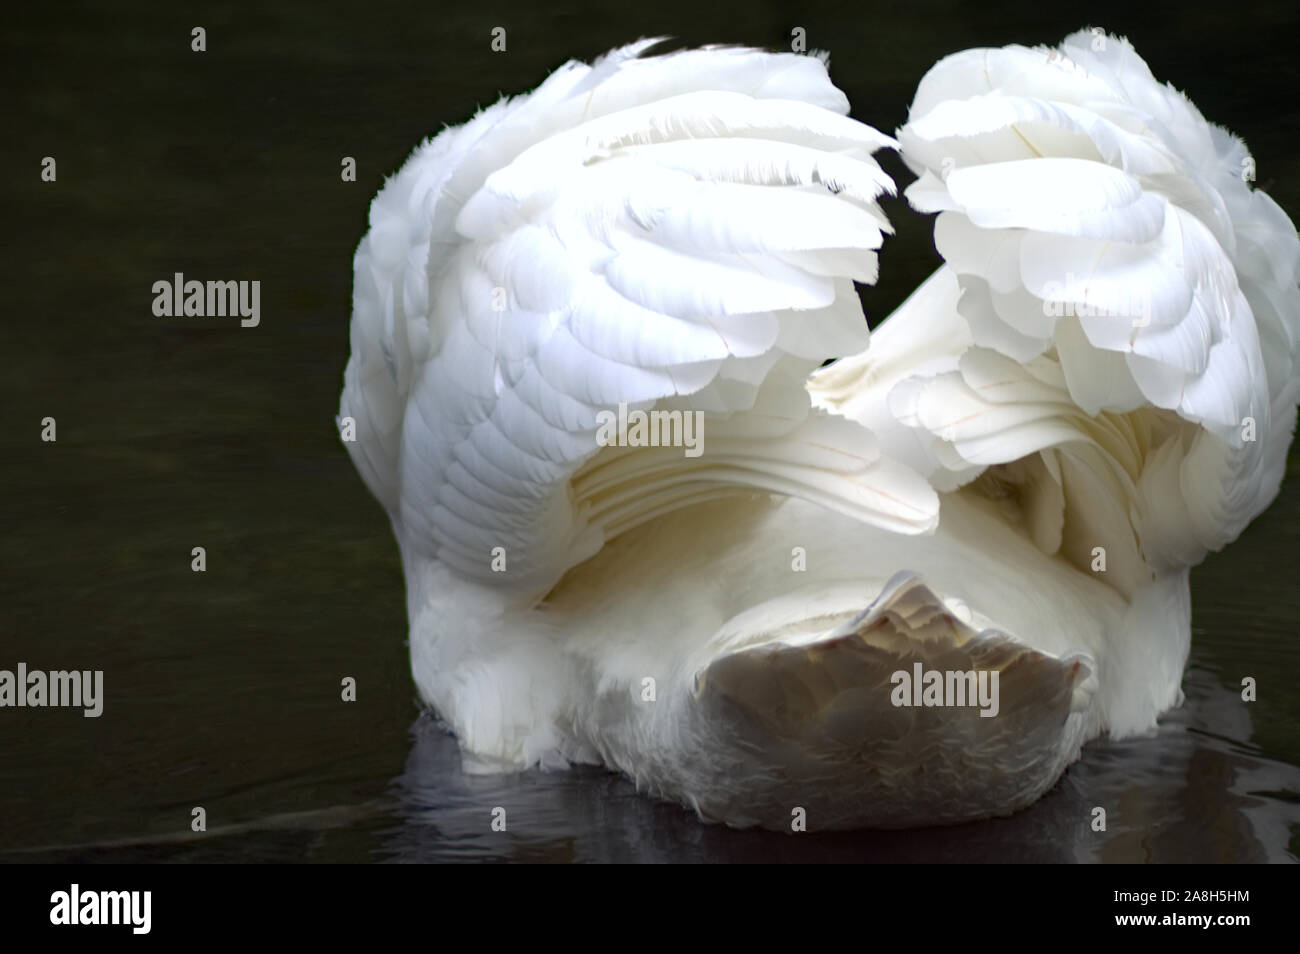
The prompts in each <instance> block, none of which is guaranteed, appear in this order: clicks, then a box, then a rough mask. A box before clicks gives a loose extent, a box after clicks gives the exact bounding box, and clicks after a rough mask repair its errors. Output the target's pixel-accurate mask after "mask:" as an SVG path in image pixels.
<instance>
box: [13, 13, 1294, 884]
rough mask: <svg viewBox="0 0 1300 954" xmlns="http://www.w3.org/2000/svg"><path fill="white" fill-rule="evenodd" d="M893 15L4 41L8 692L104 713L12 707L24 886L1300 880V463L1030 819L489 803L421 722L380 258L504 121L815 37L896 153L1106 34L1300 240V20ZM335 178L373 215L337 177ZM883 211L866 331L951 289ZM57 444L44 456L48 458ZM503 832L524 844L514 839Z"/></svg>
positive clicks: (570, 791) (249, 17) (1200, 574)
mask: <svg viewBox="0 0 1300 954" xmlns="http://www.w3.org/2000/svg"><path fill="white" fill-rule="evenodd" d="M873 6H874V5H868V4H865V3H862V4H852V5H845V6H830V5H827V6H816V5H813V6H808V5H800V6H798V7H796V8H791V9H792V10H797V11H798V12H789V11H787V10H786V8H784V7H782V6H781V5H779V4H771V3H746V4H743V5H736V6H729V5H727V4H709V5H704V4H695V3H685V2H680V0H667V2H658V3H655V4H653V5H652V7H653V9H649V10H632V9H628V8H625V7H623V6H620V7H616V8H614V9H603V8H601V7H598V6H596V5H591V6H585V5H577V4H561V5H560V6H558V7H548V8H546V12H541V7H540V6H535V5H532V4H528V5H524V4H519V5H517V6H503V5H495V6H492V7H490V8H489V7H487V6H474V5H464V6H458V7H455V8H451V7H447V6H438V5H433V4H421V5H411V6H409V7H408V8H406V9H405V10H403V11H401V12H400V13H397V12H393V13H392V14H384V15H380V14H379V13H378V12H376V11H372V9H371V8H370V7H368V6H366V5H358V4H346V5H342V4H341V5H334V6H329V5H322V4H315V3H305V2H291V3H277V4H274V5H267V6H266V8H264V9H257V10H253V11H248V12H244V13H237V12H235V11H233V10H231V9H229V8H227V7H215V6H214V7H212V8H210V9H204V8H203V7H202V6H200V7H198V8H194V9H188V10H186V11H184V12H181V11H177V10H173V9H172V8H171V7H170V6H167V5H163V4H159V5H158V6H157V8H150V7H147V6H143V5H140V6H134V7H133V6H131V5H113V6H112V7H109V6H108V5H101V4H89V3H83V4H75V3H73V4H64V5H61V6H60V7H59V8H58V9H57V10H56V9H52V8H47V7H44V6H42V7H33V8H31V9H27V10H24V13H23V17H22V18H21V19H9V20H8V21H7V22H6V24H5V25H4V27H3V28H0V62H3V63H4V69H5V71H6V74H7V76H6V84H5V90H6V96H5V101H4V102H5V105H4V109H5V118H6V120H7V122H6V129H7V131H8V137H7V138H8V143H7V148H6V149H4V150H3V154H2V156H0V162H3V173H4V174H3V176H0V196H2V197H3V202H4V208H5V210H6V222H7V225H8V230H9V234H10V236H11V241H10V242H9V243H8V248H7V250H6V254H5V255H4V257H3V261H4V268H5V273H6V275H7V278H8V280H7V281H6V282H5V285H4V287H5V293H6V295H5V298H6V302H7V304H8V308H7V314H6V320H5V321H4V323H3V329H4V330H3V333H2V334H3V339H2V340H3V342H4V345H5V347H4V354H5V357H6V360H5V362H4V365H3V370H2V371H0V381H3V384H4V388H3V395H4V401H3V405H2V406H0V415H2V419H3V427H2V428H0V462H2V467H0V481H3V483H2V484H0V501H3V503H2V504H0V520H2V521H3V522H2V523H0V668H10V669H12V668H14V666H15V665H16V664H17V663H18V662H20V661H23V662H27V663H28V664H29V665H30V666H32V667H34V668H43V669H63V668H78V669H102V670H104V671H105V684H106V693H107V702H106V705H105V711H104V715H103V716H102V717H101V718H99V719H84V718H82V716H81V714H80V712H78V711H76V710H66V709H64V710H58V709H23V710H15V709H6V710H3V711H0V858H3V859H5V860H16V861H51V860H87V861H97V860H119V861H120V860H149V861H157V860H181V861H218V860H220V861H235V860H240V861H258V860H266V861H293V860H308V861H364V860H454V859H491V858H513V859H528V860H547V861H590V860H617V861H624V860H772V859H788V860H797V859H798V860H832V859H864V860H962V861H965V860H1025V861H1058V860H1082V861H1265V860H1268V861H1294V860H1295V859H1296V857H1297V855H1298V854H1300V733H1298V731H1297V730H1298V729H1300V692H1298V691H1297V689H1296V685H1297V682H1298V681H1300V645H1297V642H1296V639H1295V636H1296V629H1297V623H1298V622H1300V597H1298V596H1297V592H1296V587H1295V585H1294V582H1293V581H1294V561H1295V558H1296V554H1297V542H1298V541H1297V536H1298V534H1300V474H1297V473H1296V471H1297V470H1300V467H1298V466H1297V463H1298V461H1300V458H1297V457H1296V455H1294V454H1293V456H1292V467H1291V470H1292V474H1291V479H1290V482H1289V483H1288V485H1287V486H1286V487H1285V488H1284V490H1283V494H1282V496H1281V498H1279V500H1278V501H1277V503H1276V504H1275V505H1274V506H1273V508H1272V509H1271V510H1270V511H1269V512H1268V513H1267V514H1266V515H1265V516H1264V517H1262V518H1261V519H1260V520H1259V521H1257V522H1256V524H1255V525H1254V526H1253V527H1251V528H1250V530H1248V531H1247V533H1246V534H1245V535H1244V536H1243V537H1242V539H1241V540H1240V541H1238V542H1237V544H1235V545H1234V546H1232V547H1230V548H1229V549H1228V550H1227V551H1225V552H1224V553H1222V554H1219V555H1216V556H1214V557H1212V558H1211V559H1210V560H1209V561H1207V562H1206V564H1205V565H1204V566H1203V567H1201V568H1200V569H1199V570H1198V571H1197V572H1196V574H1195V575H1194V582H1193V594H1194V595H1193V598H1194V607H1195V621H1194V625H1195V629H1196V633H1195V638H1194V642H1193V655H1192V663H1191V666H1190V668H1189V672H1188V674H1187V677H1186V680H1185V684H1184V688H1185V690H1186V693H1187V702H1186V704H1185V705H1184V706H1183V707H1182V708H1181V709H1179V710H1177V711H1175V712H1173V713H1171V714H1170V715H1169V716H1168V717H1167V718H1166V719H1165V720H1164V722H1163V724H1162V727H1161V729H1160V732H1159V734H1158V735H1157V736H1156V737H1153V738H1150V739H1142V740H1134V741H1128V742H1125V743H1122V744H1095V745H1091V746H1089V747H1088V748H1087V749H1086V750H1085V754H1084V758H1083V760H1082V761H1081V762H1080V763H1078V764H1076V765H1075V766H1074V767H1072V768H1071V769H1070V771H1069V772H1068V773H1067V775H1066V776H1065V778H1064V779H1063V780H1062V782H1061V783H1060V784H1059V785H1058V786H1057V787H1056V788H1055V789H1054V790H1053V791H1052V792H1051V793H1050V794H1049V795H1048V796H1047V797H1046V798H1044V799H1043V800H1042V801H1041V802H1040V803H1039V804H1037V805H1036V806H1034V807H1033V808H1032V809H1030V810H1028V811H1025V812H1023V813H1021V814H1019V815H1017V816H1015V817H1012V818H1009V819H1000V820H996V821H990V822H986V823H981V824H974V825H966V826H962V827H959V828H951V829H942V830H931V831H916V832H902V833H899V832H894V833H861V834H854V835H834V836H830V835H817V834H807V835H799V836H783V835H773V834H765V833H754V832H735V831H730V830H728V829H726V828H722V827H717V826H705V825H701V824H699V823H698V822H697V821H695V819H694V818H693V816H691V815H689V814H688V813H686V812H685V811H683V810H682V809H680V808H678V807H676V806H672V805H663V804H657V803H653V802H650V801H648V800H645V799H643V798H641V797H639V796H637V795H636V794H635V792H634V791H633V788H632V786H631V785H630V784H628V783H626V782H624V781H622V780H620V779H619V778H617V777H614V776H611V775H608V774H606V773H603V772H598V771H593V770H584V771H576V772H570V773H559V774H541V773H532V774H525V775H520V776H508V777H492V778H483V777H472V776H467V775H465V774H463V773H462V772H461V771H460V768H459V757H458V754H457V750H456V746H455V743H454V741H453V740H452V739H451V738H449V737H448V736H446V735H445V734H443V733H442V732H441V731H440V730H439V729H438V728H437V726H436V725H435V724H434V722H433V721H432V719H430V718H429V717H428V716H423V715H421V714H420V712H419V710H418V707H417V706H416V703H415V694H414V690H413V688H412V686H411V684H410V680H409V675H408V670H407V659H406V647H405V645H404V639H405V612H404V603H403V597H402V580H401V574H400V567H399V564H398V560H397V554H396V550H395V547H394V546H393V544H392V542H391V540H390V537H389V532H388V528H387V526H386V522H385V519H384V517H383V515H382V513H381V511H380V509H379V507H378V506H377V505H376V504H375V503H374V502H373V501H372V500H371V499H370V498H369V496H368V495H367V493H366V491H365V490H364V488H363V487H362V484H361V482H360V480H359V479H358V478H357V476H356V475H355V473H354V472H353V470H352V467H351V464H350V462H349V461H348V459H347V456H346V454H345V453H344V452H343V451H342V449H341V448H340V447H339V445H338V442H337V439H336V432H335V429H334V423H333V414H334V412H335V409H336V407H337V399H338V391H339V388H340V387H341V384H342V380H341V374H342V368H343V365H344V363H345V361H346V358H347V353H348V339H347V318H348V313H349V302H350V282H351V256H352V251H353V249H354V247H355V243H356V241H357V240H358V238H359V237H360V236H361V234H362V232H363V231H364V229H365V222H366V209H367V207H368V205H369V201H370V198H371V196H372V195H373V193H374V191H375V190H376V189H377V188H378V186H379V185H380V183H381V182H382V180H383V177H384V175H385V174H387V173H389V172H391V171H393V170H395V169H396V168H397V166H398V165H399V164H400V162H401V161H402V159H403V158H404V157H405V155H406V153H407V152H408V151H409V150H410V149H411V147H413V146H414V145H415V144H416V143H417V141H418V140H419V139H420V138H421V137H423V136H425V135H427V134H430V133H432V132H435V131H436V130H437V129H438V128H440V127H441V125H442V124H443V123H454V122H459V121H461V120H463V119H465V118H467V117H468V115H469V114H470V113H471V112H472V111H473V109H474V108H475V107H476V106H477V105H478V104H485V103H487V102H489V101H491V100H492V99H494V98H495V95H496V93H497V91H498V90H504V91H512V92H513V91H522V90H526V89H529V88H531V87H533V86H534V85H536V83H537V82H538V81H540V80H541V79H542V78H543V77H544V76H545V75H546V73H547V72H548V71H549V70H550V69H552V68H554V67H555V66H556V65H558V64H559V63H560V62H561V61H562V60H563V59H565V58H566V57H568V56H579V57H584V58H586V57H590V56H592V55H595V54H598V53H600V52H603V51H604V50H605V49H607V48H608V47H610V46H613V45H615V44H617V43H619V42H623V41H626V40H629V39H632V38H635V37H637V36H641V35H649V34H658V33H671V34H674V35H677V36H680V37H683V38H684V39H686V40H688V41H691V42H706V41H714V42H716V41H734V42H748V43H758V44H767V45H781V44H783V43H785V42H786V38H787V37H788V36H789V31H790V29H791V28H792V27H793V26H803V27H805V29H806V30H807V31H808V36H809V42H810V44H811V45H813V46H824V47H829V48H830V50H831V52H832V75H833V76H834V78H835V79H836V81H837V82H838V83H839V84H840V85H841V86H842V87H843V88H844V89H845V90H846V92H847V93H848V94H849V97H850V100H851V101H852V102H853V103H854V108H855V115H857V116H858V117H859V118H862V119H864V120H866V121H868V122H871V123H873V124H874V125H877V126H878V127H880V128H882V129H893V128H895V127H896V126H897V125H898V124H900V123H901V122H902V121H903V120H904V119H905V111H906V106H907V103H908V102H910V99H911V95H912V92H913V90H914V88H915V85H916V82H917V80H918V79H919V78H920V77H921V75H922V74H923V73H924V71H925V69H926V68H928V66H929V65H930V64H931V63H932V62H933V61H934V60H935V59H937V58H938V57H940V56H942V55H944V54H946V53H949V52H954V51H956V50H959V49H962V48H965V47H968V46H973V45H1000V44H1004V43H1008V42H1029V43H1036V42H1049V41H1050V42H1055V41H1057V40H1059V39H1060V38H1061V37H1062V36H1064V35H1065V34H1066V33H1067V32H1069V31H1071V30H1073V29H1075V28H1077V27H1081V26H1084V25H1086V24H1091V23H1097V24H1101V25H1103V26H1106V27H1107V28H1109V29H1111V30H1114V31H1116V32H1120V33H1127V34H1128V35H1129V36H1130V37H1131V38H1132V39H1133V40H1134V42H1135V44H1136V45H1137V47H1138V50H1139V52H1141V53H1142V54H1143V55H1144V56H1145V57H1146V58H1147V60H1148V61H1149V62H1150V63H1151V64H1152V66H1153V68H1154V70H1155V71H1156V74H1157V75H1158V76H1160V77H1162V78H1164V79H1168V80H1170V81H1172V82H1173V83H1174V84H1175V85H1177V86H1179V87H1180V88H1182V89H1185V90H1187V91H1188V92H1189V94H1190V95H1191V96H1192V97H1193V99H1194V100H1195V101H1196V102H1197V103H1198V105H1199V106H1200V107H1201V108H1202V110H1203V111H1204V112H1205V113H1206V115H1207V116H1209V117H1210V118H1212V119H1218V120H1220V121H1223V122H1225V123H1226V124H1228V125H1229V126H1230V127H1231V128H1232V129H1233V130H1234V131H1236V132H1237V133H1239V134H1240V135H1242V136H1243V137H1244V138H1245V139H1246V141H1247V143H1248V144H1249V145H1250V147H1251V149H1252V151H1253V153H1254V156H1255V158H1256V161H1257V164H1258V183H1257V184H1258V185H1259V186H1261V187H1263V188H1265V189H1268V190H1269V191H1270V192H1271V193H1272V194H1273V196H1274V197H1275V198H1276V199H1277V200H1278V201H1279V202H1280V203H1281V205H1282V206H1283V207H1284V208H1286V209H1287V210H1288V211H1289V212H1290V213H1291V214H1292V215H1293V216H1296V215H1300V154H1297V151H1296V142H1297V136H1298V135H1300V121H1298V120H1300V115H1298V112H1300V107H1298V106H1297V104H1298V103H1300V97H1297V95H1296V93H1297V92H1298V91H1300V83H1298V82H1297V66H1296V62H1295V58H1294V50H1295V48H1296V40H1297V39H1298V38H1300V37H1298V31H1297V29H1296V26H1297V21H1296V12H1295V10H1294V9H1293V6H1294V5H1293V4H1274V5H1263V6H1258V7H1251V6H1250V5H1244V4H1232V5H1230V6H1229V5H1223V6H1219V7H1209V6H1207V7H1206V8H1205V9H1204V10H1197V9H1194V8H1187V7H1180V8H1179V9H1178V12H1177V13H1162V12H1159V11H1154V10H1145V9H1142V10H1139V9H1136V7H1137V5H1134V9H1131V10H1116V11H1114V12H1112V13H1109V14H1106V13H1105V11H1104V8H1099V7H1098V6H1097V5H1096V4H1089V5H1086V6H1079V7H1078V8H1077V9H1075V10H1073V11H1070V10H1068V9H1066V8H1064V7H1062V6H1060V5H1053V7H1052V8H1051V9H1050V10H1049V9H1048V8H1047V7H1046V5H1042V7H1041V8H1040V9H1031V10H1029V11H1027V12H1026V11H1024V10H1020V11H1019V12H1014V13H1013V12H1011V11H1013V10H1015V9H1016V7H1018V6H1020V5H1019V4H1017V5H1015V6H1012V5H1006V6H1005V7H1004V6H1003V5H1001V4H991V5H990V4H978V5H974V4H958V3H952V4H938V5H926V4H909V5H907V6H906V9H899V8H897V7H892V8H890V9H889V10H888V12H885V11H882V10H878V9H873ZM1063 11H1064V12H1063ZM196 25H202V26H204V27H205V28H206V29H207V31H208V52H206V53H203V54H197V53H193V52H191V51H190V48H189V37H190V29H191V28H192V27H193V26H196ZM496 25H504V26H505V27H506V28H507V30H508V38H509V39H508V52H507V53H505V54H492V53H491V52H490V51H489V47H488V34H489V31H490V30H491V28H492V27H493V26H496ZM44 156H54V157H55V158H56V160H57V162H58V167H57V168H58V180H57V182H55V183H42V182H41V181H40V180H39V169H40V161H41V158H42V157H44ZM343 156H353V157H355V158H356V160H357V165H358V172H359V175H358V178H359V181H358V182H356V183H343V182H341V181H340V177H339V168H340V160H341V158H342V157H343ZM889 168H890V171H891V172H893V173H894V174H895V175H896V177H897V178H899V179H900V181H902V182H906V181H907V175H906V173H905V172H904V171H903V169H902V167H901V165H900V164H898V163H896V162H894V163H891V164H890V166H889ZM888 211H889V213H890V214H891V217H892V218H893V220H894V222H895V224H896V225H897V226H898V231H899V234H898V237H897V238H896V239H894V240H893V242H892V243H891V244H889V245H887V246H886V248H885V251H884V253H883V256H882V281H881V283H880V285H879V287H877V288H875V289H872V290H870V291H868V292H867V293H866V298H865V301H866V303H867V307H868V313H869V314H870V315H872V317H873V318H876V317H880V316H883V315H884V314H887V313H888V311H889V309H890V308H892V307H893V306H894V305H895V304H897V303H898V302H899V301H901V300H902V298H903V297H904V296H905V295H906V293H907V291H908V290H910V289H911V288H912V287H914V286H915V284H917V283H918V282H919V281H920V280H921V279H922V278H923V277H924V276H925V275H926V274H928V272H929V270H930V269H931V268H932V267H933V265H934V261H935V259H934V254H933V251H932V248H931V245H930V232H929V229H930V224H929V222H928V221H927V220H925V219H922V218H920V217H915V216H910V215H908V214H907V213H906V212H905V211H904V209H903V208H902V206H901V204H899V203H894V204H892V205H890V206H889V208H888ZM176 271H182V272H185V273H187V274H188V275H190V276H192V277H197V278H201V279H204V278H217V277H219V278H223V279H248V280H253V279H257V280H260V281H261V282H262V302H261V307H262V316H263V317H262V323H261V325H260V327H258V328H256V329H241V328H239V327H238V326H237V324H236V323H235V322H233V321H229V320H228V321H227V322H226V323H224V324H218V325H217V326H216V327H212V326H208V327H205V328H200V327H197V326H196V324H195V323H193V322H182V323H167V322H165V321H163V320H160V319H157V318H155V317H154V316H153V315H152V313H151V309H150V305H151V302H152V293H151V291H150V289H151V285H152V283H153V282H155V281H157V280H159V279H167V278H170V276H171V275H172V273H173V272H176ZM46 416H51V417H54V418H56V420H57V422H58V423H57V426H58V438H59V439H58V441H57V443H55V444H47V443H42V442H41V441H40V440H39V439H38V437H39V431H40V424H39V422H40V421H41V419H42V418H43V417H46ZM195 546H203V547H205V548H206V550H207V560H208V569H207V572H206V573H193V572H191V570H190V559H191V557H190V551H191V548H193V547H195ZM347 676H351V677H353V678H355V679H356V680H357V684H358V699H357V701H356V702H355V703H351V704H343V703H342V702H340V698H339V685H340V680H342V679H343V678H344V677H347ZM1244 676H1253V677H1255V678H1256V679H1258V681H1259V687H1260V688H1259V699H1258V701H1257V702H1253V703H1244V702H1243V701H1242V700H1241V698H1240V695H1239V687H1240V682H1241V679H1242V678H1243V677H1244ZM1094 805H1103V806H1106V807H1107V812H1108V830H1107V831H1106V832H1104V833H1097V832H1093V831H1092V830H1091V829H1090V827H1089V825H1088V821H1089V819H1090V817H1091V816H1090V809H1091V807H1092V806H1094ZM195 806H202V807H204V808H205V810H206V812H207V821H208V831H207V833H206V834H204V835H196V834H193V833H192V832H191V831H190V819H191V809H192V808H194V807H195ZM496 806H502V807H505V808H507V810H508V817H509V819H510V825H509V827H510V831H509V832H507V833H493V832H491V831H490V829H489V825H488V821H489V812H490V810H491V809H492V808H493V807H496Z"/></svg>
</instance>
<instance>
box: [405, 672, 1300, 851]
mask: <svg viewBox="0 0 1300 954" xmlns="http://www.w3.org/2000/svg"><path fill="white" fill-rule="evenodd" d="M1185 688H1186V693H1187V702H1186V704H1185V705H1184V706H1183V707H1182V708H1181V709H1179V710H1178V711H1177V712H1175V713H1173V714H1172V715H1171V716H1170V717H1169V718H1167V719H1166V720H1164V723H1163V724H1162V726H1161V728H1160V730H1159V732H1158V734H1157V735H1156V736H1154V737H1152V738H1147V739H1141V740H1134V741H1128V742H1123V743H1113V744H1102V745H1092V746H1089V747H1088V748H1087V749H1086V751H1085V753H1084V757H1083V759H1082V761H1080V762H1079V763H1078V764H1076V765H1075V766H1073V767H1072V768H1071V769H1070V770H1069V772H1068V774H1067V775H1066V777H1065V778H1064V779H1063V780H1062V781H1061V783H1060V784H1058V785H1057V786H1056V787H1055V788H1054V789H1053V790H1052V791H1051V792H1050V793H1048V795H1047V796H1046V797H1044V798H1043V799H1042V800H1041V801H1039V802H1038V803H1037V804H1035V805H1034V806H1033V807H1031V808H1030V809H1028V810H1026V811H1024V812H1021V813H1019V814H1017V815H1015V816H1013V817H1010V818H1003V819H996V820H993V821H987V822H980V823H976V824H967V825H960V826H956V827H952V828H934V829H925V830H914V831H905V832H855V833H843V832H835V833H828V834H824V835H818V834H816V833H809V834H799V835H784V834H777V833H772V832H759V831H734V830H731V829H728V828H725V827H723V826H719V825H703V824H700V823H699V822H697V821H696V820H695V818H694V816H693V815H691V814H689V813H688V812H686V811H685V810H683V809H681V808H678V807H677V806H673V805H667V804H664V803H660V802H652V801H651V800H649V799H646V798H643V797H640V796H638V795H637V794H636V791H635V789H634V788H633V786H632V784H631V783H630V782H628V781H624V780H623V779H620V778H616V777H614V776H612V775H610V774H609V773H605V772H601V771H598V770H583V771H579V772H559V773H546V774H543V773H529V774H524V775H514V776H508V777H482V776H466V775H464V774H462V773H461V772H460V771H459V770H458V768H459V755H458V752H457V748H456V743H455V740H454V739H452V738H451V737H450V736H449V735H447V734H446V733H445V732H444V731H443V730H442V729H441V728H440V727H439V726H438V725H437V724H436V723H435V721H434V720H433V719H432V718H428V717H424V718H421V719H420V720H419V721H418V722H417V723H416V724H415V726H414V728H413V733H414V736H415V743H414V745H413V747H412V749H411V755H410V758H409V760H408V762H407V768H406V771H405V772H404V773H403V774H402V775H401V777H400V778H399V779H398V780H397V791H398V793H399V805H400V807H399V808H398V809H397V811H398V813H399V814H400V816H401V818H402V821H401V824H400V825H399V826H398V827H396V828H395V829H392V830H389V831H386V832H384V833H383V837H384V846H383V848H382V849H381V854H382V855H383V856H384V857H385V858H388V859H391V860H394V861H453V860H459V859H466V858H475V859H516V860H528V861H587V862H590V861H601V862H629V861H677V862H681V861H717V860H727V861H756V862H757V861H775V860H783V861H904V862H927V861H945V862H949V861H975V860H978V861H991V862H1063V861H1124V862H1136V861H1152V862H1191V861H1214V862H1260V861H1285V860H1294V856H1293V855H1291V854H1290V853H1289V852H1288V851H1287V848H1286V844H1287V839H1288V830H1289V829H1290V828H1292V827H1293V826H1296V825H1300V768H1297V767H1295V766H1292V765H1286V764H1283V763H1280V762H1275V761H1272V760H1270V759H1266V758H1263V757H1262V756H1260V755H1259V753H1258V752H1257V750H1256V749H1255V748H1254V747H1253V746H1252V745H1251V744H1250V743H1249V742H1248V741H1247V740H1248V739H1249V737H1250V731H1251V730H1250V716H1249V714H1248V713H1247V711H1246V708H1245V705H1244V704H1243V703H1242V702H1241V699H1240V697H1239V696H1238V695H1237V694H1235V693H1232V692H1229V691H1227V690H1225V689H1223V688H1222V687H1221V686H1220V685H1219V684H1218V682H1217V680H1216V679H1215V677H1214V675H1213V674H1211V673H1209V672H1207V671H1205V670H1204V669H1201V668H1199V667H1197V668H1193V670H1192V671H1191V673H1190V674H1189V676H1188V678H1187V680H1186V682H1185ZM1098 805H1100V806H1103V807H1105V808H1106V810H1107V830H1106V832H1104V833H1099V832H1094V831H1093V830H1092V828H1091V825H1090V820H1091V817H1092V808H1093V806H1098ZM498 806H499V807H503V808H505V809H506V818H507V831H506V832H493V831H492V830H491V828H490V825H489V821H490V817H491V816H490V813H491V810H492V809H493V808H495V807H498Z"/></svg>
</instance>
